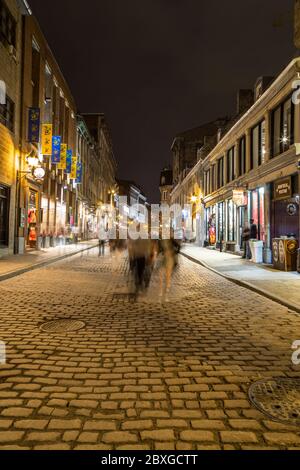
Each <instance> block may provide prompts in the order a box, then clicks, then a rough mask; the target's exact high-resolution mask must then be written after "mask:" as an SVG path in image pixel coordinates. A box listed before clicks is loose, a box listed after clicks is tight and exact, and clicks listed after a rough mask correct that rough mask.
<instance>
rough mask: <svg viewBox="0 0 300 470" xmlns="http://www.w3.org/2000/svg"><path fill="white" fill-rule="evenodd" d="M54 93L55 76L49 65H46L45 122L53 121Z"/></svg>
mask: <svg viewBox="0 0 300 470" xmlns="http://www.w3.org/2000/svg"><path fill="white" fill-rule="evenodd" d="M52 93H53V78H52V72H51V69H50V67H49V66H48V65H46V66H45V105H44V119H45V122H52V100H53V97H52Z"/></svg>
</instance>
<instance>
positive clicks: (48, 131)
mask: <svg viewBox="0 0 300 470" xmlns="http://www.w3.org/2000/svg"><path fill="white" fill-rule="evenodd" d="M52 128H53V126H52V124H43V125H42V154H43V155H52V132H53V131H52Z"/></svg>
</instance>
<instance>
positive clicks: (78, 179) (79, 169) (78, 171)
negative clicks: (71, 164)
mask: <svg viewBox="0 0 300 470" xmlns="http://www.w3.org/2000/svg"><path fill="white" fill-rule="evenodd" d="M76 183H78V184H80V183H82V163H77V169H76Z"/></svg>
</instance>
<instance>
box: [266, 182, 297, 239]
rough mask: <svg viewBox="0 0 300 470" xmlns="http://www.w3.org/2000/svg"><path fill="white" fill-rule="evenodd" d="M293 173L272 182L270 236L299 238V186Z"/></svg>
mask: <svg viewBox="0 0 300 470" xmlns="http://www.w3.org/2000/svg"><path fill="white" fill-rule="evenodd" d="M298 184H299V183H298V175H297V174H294V175H292V176H288V177H286V178H283V179H280V180H278V181H275V182H274V183H273V184H272V196H273V198H272V219H271V235H272V238H281V237H289V238H295V239H297V240H299V235H300V234H299V187H298Z"/></svg>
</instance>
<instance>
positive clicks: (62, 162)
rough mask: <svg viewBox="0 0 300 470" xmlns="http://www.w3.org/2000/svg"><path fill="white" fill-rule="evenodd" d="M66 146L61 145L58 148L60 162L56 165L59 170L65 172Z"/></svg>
mask: <svg viewBox="0 0 300 470" xmlns="http://www.w3.org/2000/svg"><path fill="white" fill-rule="evenodd" d="M67 150H68V146H67V144H61V146H60V162H59V164H58V165H57V168H58V169H59V170H65V169H66V167H67Z"/></svg>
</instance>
